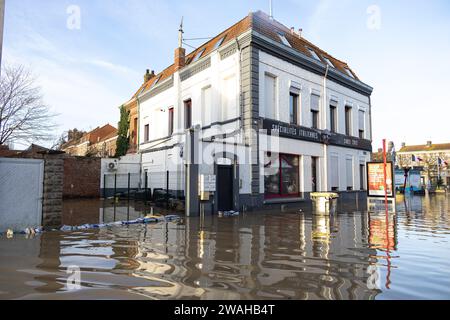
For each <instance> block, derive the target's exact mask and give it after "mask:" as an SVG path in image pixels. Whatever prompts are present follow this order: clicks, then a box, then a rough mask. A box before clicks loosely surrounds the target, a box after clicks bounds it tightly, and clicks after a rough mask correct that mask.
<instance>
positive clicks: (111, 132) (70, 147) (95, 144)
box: [61, 124, 117, 158]
mask: <svg viewBox="0 0 450 320" xmlns="http://www.w3.org/2000/svg"><path fill="white" fill-rule="evenodd" d="M116 142H117V129H116V128H114V127H113V126H111V125H110V124H107V125H105V126H103V127H98V128H96V129H94V130H92V131H90V132H88V133H85V134H84V135H83V136H82V137H81V138H80V139H77V140H71V141H68V142H67V143H65V144H64V145H63V146H62V148H61V150H62V151H64V152H66V153H67V154H69V155H72V156H79V157H84V156H90V157H100V158H107V157H114V155H115V153H116Z"/></svg>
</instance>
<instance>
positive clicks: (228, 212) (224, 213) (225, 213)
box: [219, 211, 240, 218]
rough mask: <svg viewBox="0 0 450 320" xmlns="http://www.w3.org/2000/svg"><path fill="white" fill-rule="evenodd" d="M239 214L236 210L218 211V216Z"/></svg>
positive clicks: (235, 215) (224, 216)
mask: <svg viewBox="0 0 450 320" xmlns="http://www.w3.org/2000/svg"><path fill="white" fill-rule="evenodd" d="M239 215H240V213H239V212H238V211H219V218H226V217H237V216H239Z"/></svg>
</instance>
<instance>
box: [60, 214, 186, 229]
mask: <svg viewBox="0 0 450 320" xmlns="http://www.w3.org/2000/svg"><path fill="white" fill-rule="evenodd" d="M179 220H181V217H180V216H177V215H168V216H153V215H148V216H145V217H144V218H138V219H134V220H129V221H116V222H111V223H100V224H84V225H81V226H62V227H61V229H60V231H63V232H69V231H80V230H88V229H102V228H107V227H117V226H129V225H136V224H150V223H160V222H176V221H179Z"/></svg>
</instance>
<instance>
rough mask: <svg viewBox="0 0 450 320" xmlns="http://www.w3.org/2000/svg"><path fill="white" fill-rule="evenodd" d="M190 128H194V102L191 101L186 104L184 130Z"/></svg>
mask: <svg viewBox="0 0 450 320" xmlns="http://www.w3.org/2000/svg"><path fill="white" fill-rule="evenodd" d="M190 127H192V100H190V99H189V100H186V101H185V102H184V128H185V129H189V128H190Z"/></svg>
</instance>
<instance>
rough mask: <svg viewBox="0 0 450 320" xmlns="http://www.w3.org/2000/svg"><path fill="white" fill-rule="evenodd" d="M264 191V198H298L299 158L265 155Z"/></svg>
mask: <svg viewBox="0 0 450 320" xmlns="http://www.w3.org/2000/svg"><path fill="white" fill-rule="evenodd" d="M264 163H265V165H264V189H265V197H266V198H269V199H270V198H282V197H298V196H299V193H300V187H299V181H300V171H299V168H300V166H299V157H298V156H294V155H287V154H279V155H272V154H271V153H270V152H268V153H266V156H265V162H264Z"/></svg>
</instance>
